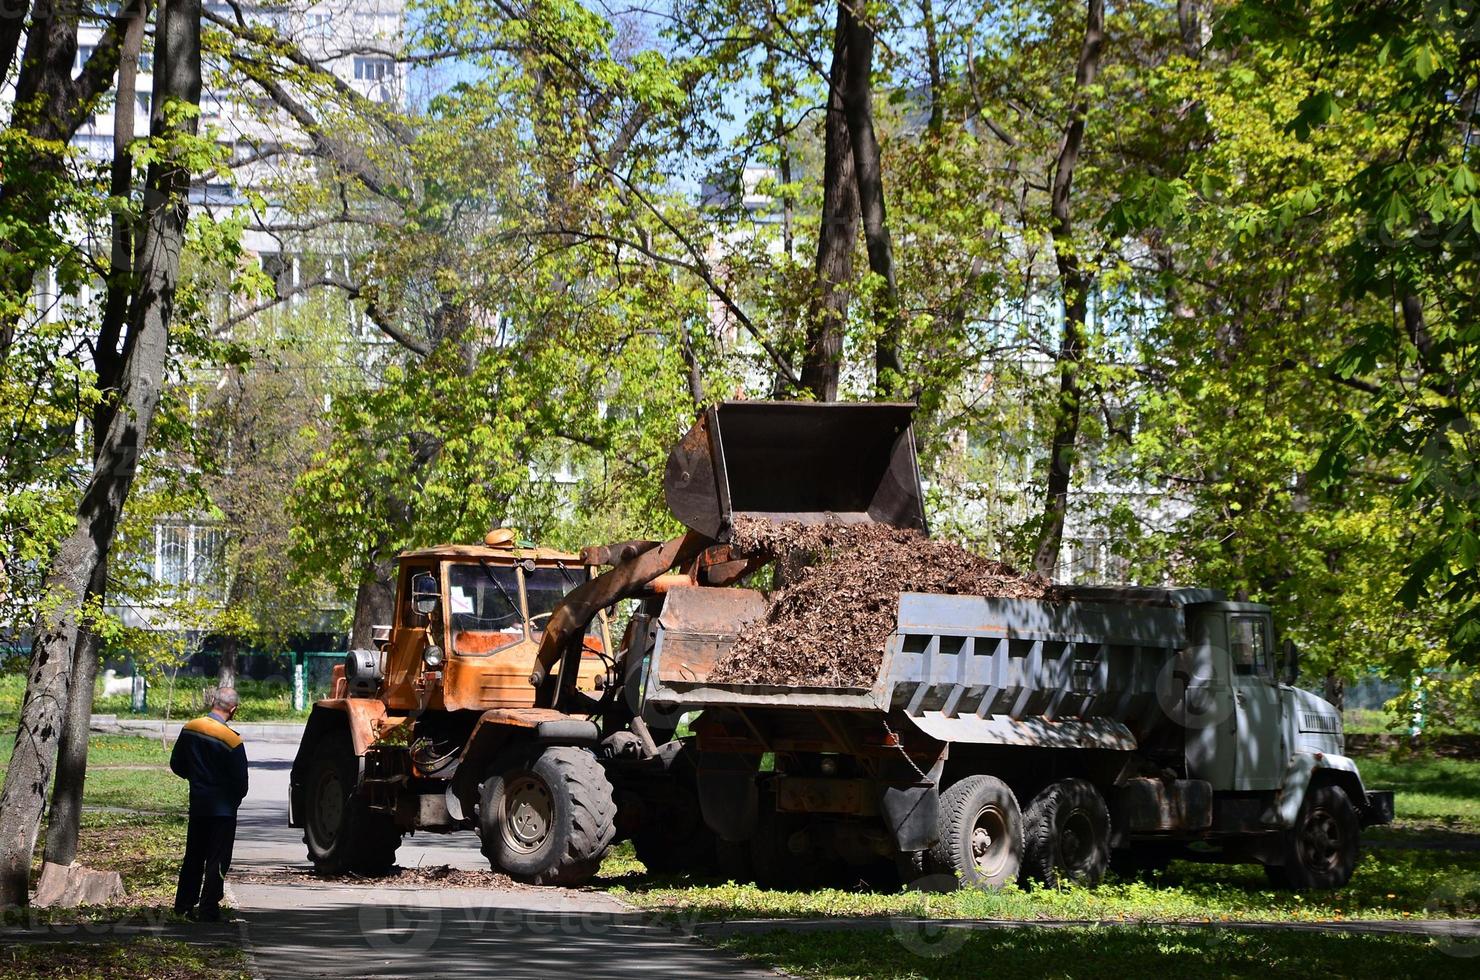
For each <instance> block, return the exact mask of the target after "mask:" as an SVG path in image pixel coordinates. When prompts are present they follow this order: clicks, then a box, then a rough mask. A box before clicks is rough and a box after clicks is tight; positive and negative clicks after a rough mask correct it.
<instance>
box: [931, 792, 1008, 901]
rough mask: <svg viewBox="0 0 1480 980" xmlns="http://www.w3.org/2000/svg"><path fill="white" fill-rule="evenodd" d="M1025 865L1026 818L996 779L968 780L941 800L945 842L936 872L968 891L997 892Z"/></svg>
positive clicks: (936, 854) (935, 858)
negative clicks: (1024, 829) (952, 879)
mask: <svg viewBox="0 0 1480 980" xmlns="http://www.w3.org/2000/svg"><path fill="white" fill-rule="evenodd" d="M1022 863H1023V814H1022V810H1021V809H1019V808H1018V801H1017V797H1016V796H1014V795H1013V793H1012V790H1011V789H1009V788H1008V786H1007V784H1006V783H1004V782H1003V781H1002V780H1000V779H997V778H996V777H995V776H967V777H966V778H965V779H962V780H960V781H958V782H956V783H954V784H952V786H951V787H950V789H948V790H946V791H945V792H944V793H942V794H941V798H940V839H939V842H938V843H937V844H936V845H935V847H933V848H932V849H931V851H930V868H931V870H932V871H933V872H935V873H936V874H944V875H949V876H951V877H954V878H956V879H957V880H958V881H959V882H960V883H961V885H963V886H965V887H967V888H980V889H982V890H984V891H997V890H998V889H1000V888H1003V887H1005V886H1006V885H1007V883H1008V882H1010V881H1014V880H1016V878H1017V876H1018V870H1019V868H1021V867H1022Z"/></svg>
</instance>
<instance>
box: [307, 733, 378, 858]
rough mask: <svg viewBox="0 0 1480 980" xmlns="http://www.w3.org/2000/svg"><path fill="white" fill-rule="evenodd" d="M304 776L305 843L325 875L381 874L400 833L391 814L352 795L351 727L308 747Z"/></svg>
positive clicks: (355, 775) (355, 771)
mask: <svg viewBox="0 0 1480 980" xmlns="http://www.w3.org/2000/svg"><path fill="white" fill-rule="evenodd" d="M305 772H306V777H305V779H304V802H305V803H306V805H307V811H308V812H307V813H305V814H304V820H303V843H305V844H307V845H308V859H309V860H310V861H312V862H313V867H314V871H316V872H317V873H319V874H323V875H341V874H359V875H379V874H385V873H386V872H387V871H389V870H390V869H391V868H392V867H393V866H394V865H395V863H396V848H397V847H399V846H400V845H401V832H400V831H398V830H397V829H396V825H395V823H394V822H393V821H392V819H391V816H390V814H387V813H380V812H378V811H375V810H371V809H370V808H369V807H368V806H366V804H365V801H364V800H363V799H361V798H360V797H359V796H357V795H356V794H355V783H356V782H357V781H358V779H359V774H360V764H359V760H358V759H357V758H356V757H355V750H354V743H352V742H351V741H350V737H349V732H347V731H343V730H339V731H330V732H326V733H324V734H323V735H322V736H320V737H319V739H318V740H317V741H315V742H314V744H313V748H312V749H311V751H310V755H309V758H308V765H307V767H306V770H305Z"/></svg>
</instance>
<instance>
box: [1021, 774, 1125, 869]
mask: <svg viewBox="0 0 1480 980" xmlns="http://www.w3.org/2000/svg"><path fill="white" fill-rule="evenodd" d="M1026 823H1027V827H1026V829H1025V831H1024V833H1023V838H1024V840H1023V877H1025V878H1029V879H1032V880H1034V881H1039V882H1042V883H1043V884H1045V885H1058V884H1061V883H1063V882H1066V881H1072V882H1075V883H1076V884H1080V885H1084V886H1085V887H1087V888H1094V887H1095V886H1097V885H1099V883H1100V881H1101V880H1102V879H1103V878H1104V877H1105V869H1106V868H1107V867H1109V865H1110V810H1109V809H1108V808H1107V807H1106V806H1105V799H1104V797H1102V796H1101V795H1100V791H1099V790H1097V789H1095V788H1094V786H1093V785H1092V784H1091V783H1089V782H1086V781H1085V780H1083V779H1061V780H1059V781H1058V782H1056V783H1050V784H1049V785H1048V786H1047V787H1045V788H1044V790H1043V792H1041V793H1039V794H1038V795H1037V796H1035V797H1033V802H1032V803H1029V804H1028V813H1027V817H1026Z"/></svg>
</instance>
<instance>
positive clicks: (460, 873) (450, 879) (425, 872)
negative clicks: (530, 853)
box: [231, 864, 534, 890]
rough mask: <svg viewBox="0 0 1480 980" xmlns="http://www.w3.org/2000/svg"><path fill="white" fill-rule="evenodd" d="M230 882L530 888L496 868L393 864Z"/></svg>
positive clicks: (287, 871)
mask: <svg viewBox="0 0 1480 980" xmlns="http://www.w3.org/2000/svg"><path fill="white" fill-rule="evenodd" d="M231 880H232V881H233V882H240V883H241V884H247V885H296V884H310V883H313V882H332V883H334V884H336V885H384V886H390V887H401V888H421V887H426V886H435V887H437V888H497V889H501V890H509V889H520V888H532V887H534V886H532V885H522V884H520V883H519V882H517V881H515V880H514V879H513V878H510V877H509V876H508V875H502V874H499V873H498V872H496V871H464V870H462V869H461V868H454V867H451V866H449V865H446V864H434V865H427V866H425V867H419V868H403V867H401V866H400V865H396V866H395V867H394V868H392V869H391V870H390V871H389V872H388V873H386V874H383V875H356V874H343V875H321V874H318V873H316V872H315V871H314V870H313V869H311V868H284V869H282V870H281V871H244V872H233V873H232V875H231Z"/></svg>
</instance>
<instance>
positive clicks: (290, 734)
mask: <svg viewBox="0 0 1480 980" xmlns="http://www.w3.org/2000/svg"><path fill="white" fill-rule="evenodd" d="M189 720H190V719H188V718H186V719H184V720H180V721H163V720H161V719H158V718H120V717H118V716H117V715H93V716H92V718H91V719H90V720H89V722H88V727H89V728H90V729H91V730H92V731H95V732H102V733H104V734H108V735H143V736H147V737H150V738H177V737H178V736H179V734H180V728H181V726H182V725H184V724H185V722H186V721H189ZM231 727H232V728H234V729H236V731H237V734H239V735H240V736H241V737H242V738H243V739H244V740H246V741H247V742H287V743H292V744H297V743H298V742H299V741H300V740H302V738H303V723H302V722H292V721H287V722H270V721H244V722H237V723H233V724H232V726H231Z"/></svg>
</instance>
